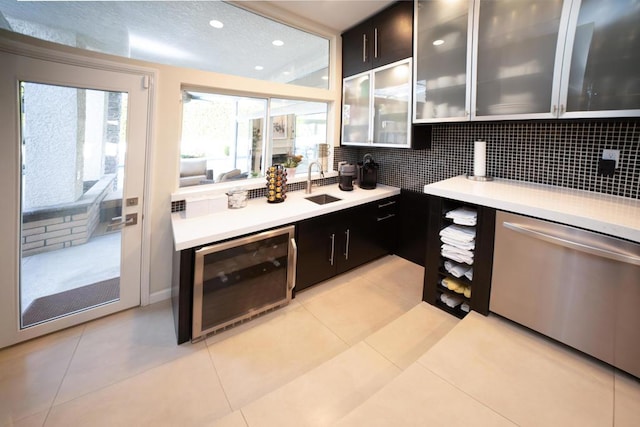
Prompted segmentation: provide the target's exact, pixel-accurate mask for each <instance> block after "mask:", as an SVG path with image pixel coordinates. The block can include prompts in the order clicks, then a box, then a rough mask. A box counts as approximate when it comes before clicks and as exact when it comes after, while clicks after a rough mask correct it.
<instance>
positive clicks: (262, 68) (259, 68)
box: [254, 65, 264, 71]
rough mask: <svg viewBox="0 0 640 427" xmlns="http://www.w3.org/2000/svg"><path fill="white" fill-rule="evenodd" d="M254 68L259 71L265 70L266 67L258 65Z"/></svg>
mask: <svg viewBox="0 0 640 427" xmlns="http://www.w3.org/2000/svg"><path fill="white" fill-rule="evenodd" d="M254 68H255V69H256V70H258V71H260V70H264V67H263V66H262V65H256V66H255V67H254Z"/></svg>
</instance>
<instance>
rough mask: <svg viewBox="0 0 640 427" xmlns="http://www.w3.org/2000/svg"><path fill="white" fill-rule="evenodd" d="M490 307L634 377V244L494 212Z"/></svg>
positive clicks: (638, 282)
mask: <svg viewBox="0 0 640 427" xmlns="http://www.w3.org/2000/svg"><path fill="white" fill-rule="evenodd" d="M495 233H496V234H495V247H494V261H493V279H492V282H491V302H490V310H491V311H492V312H494V313H497V314H500V315H502V316H504V317H506V318H508V319H511V320H513V321H515V322H517V323H520V324H522V325H524V326H527V327H529V328H531V329H533V330H535V331H538V332H541V333H542V334H544V335H547V336H549V337H551V338H554V339H556V340H558V341H560V342H563V343H565V344H567V345H569V346H571V347H574V348H576V349H578V350H581V351H583V352H585V353H587V354H590V355H592V356H594V357H596V358H598V359H600V360H603V361H605V362H607V363H610V364H611V365H613V366H616V367H618V368H620V369H622V370H623V371H626V372H628V373H630V374H632V375H635V376H636V377H640V339H639V338H640V244H637V243H632V242H629V241H626V240H622V239H617V238H613V237H609V236H606V235H602V234H599V233H594V232H590V231H585V230H582V229H578V228H574V227H569V226H565V225H560V224H555V223H551V222H547V221H542V220H538V219H533V218H529V217H525V216H520V215H514V214H510V213H506V212H500V211H499V212H497V214H496V230H495Z"/></svg>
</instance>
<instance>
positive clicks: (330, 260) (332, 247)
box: [329, 233, 336, 265]
mask: <svg viewBox="0 0 640 427" xmlns="http://www.w3.org/2000/svg"><path fill="white" fill-rule="evenodd" d="M329 238H330V239H331V258H329V264H331V265H333V255H334V253H335V249H336V235H335V233H334V234H332V235H331V237H329Z"/></svg>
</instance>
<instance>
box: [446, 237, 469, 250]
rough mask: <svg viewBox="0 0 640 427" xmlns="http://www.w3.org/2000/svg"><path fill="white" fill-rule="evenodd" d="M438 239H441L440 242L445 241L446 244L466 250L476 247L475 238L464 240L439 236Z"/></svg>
mask: <svg viewBox="0 0 640 427" xmlns="http://www.w3.org/2000/svg"><path fill="white" fill-rule="evenodd" d="M440 240H441V241H442V243H446V244H447V245H451V246H455V247H456V248H459V249H464V250H466V251H472V250H474V249H475V248H476V241H475V240H472V241H470V242H464V241H460V240H457V239H452V238H450V237H447V236H440Z"/></svg>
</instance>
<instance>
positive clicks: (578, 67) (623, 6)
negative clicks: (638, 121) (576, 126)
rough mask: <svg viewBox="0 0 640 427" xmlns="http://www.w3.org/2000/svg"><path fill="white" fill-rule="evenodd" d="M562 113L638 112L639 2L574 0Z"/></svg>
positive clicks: (570, 115) (626, 114)
mask: <svg viewBox="0 0 640 427" xmlns="http://www.w3.org/2000/svg"><path fill="white" fill-rule="evenodd" d="M563 68H564V69H567V70H569V72H568V73H565V75H563V78H562V95H561V98H560V99H561V117H563V118H575V117H636V116H640V2H638V1H637V0H582V1H579V0H574V3H573V8H572V9H571V18H570V21H569V33H568V36H567V45H566V48H565V58H564V67H563Z"/></svg>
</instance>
